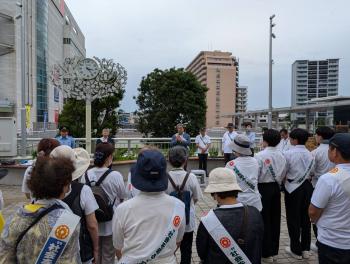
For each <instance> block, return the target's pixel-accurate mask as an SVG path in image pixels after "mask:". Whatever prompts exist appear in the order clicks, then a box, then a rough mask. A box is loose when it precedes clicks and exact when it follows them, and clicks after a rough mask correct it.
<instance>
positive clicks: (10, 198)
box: [0, 185, 318, 264]
mask: <svg viewBox="0 0 350 264" xmlns="http://www.w3.org/2000/svg"><path fill="white" fill-rule="evenodd" d="M0 190H2V192H3V196H4V199H5V209H4V211H3V213H4V215H5V217H7V216H8V215H10V214H11V213H12V212H13V209H12V208H13V205H14V204H16V203H19V202H25V201H26V199H25V198H24V195H23V194H22V193H21V190H20V187H19V186H4V185H0ZM282 199H283V198H282ZM282 202H283V201H282ZM283 204H284V203H282V205H283ZM215 206H216V205H215V203H214V200H213V199H212V198H211V196H210V195H205V196H204V198H203V199H202V200H200V201H199V202H198V203H197V206H196V218H197V222H198V221H199V219H200V217H201V216H202V215H203V214H204V213H206V212H208V211H209V210H210V209H211V208H214V207H215ZM281 220H282V221H281V222H282V223H281V238H280V254H279V255H278V259H277V262H275V263H308V264H317V263H318V261H317V256H316V254H315V253H313V254H312V256H311V257H310V259H309V260H308V261H305V260H302V261H297V260H295V259H293V258H291V257H289V255H287V254H286V253H285V251H284V248H285V247H286V246H288V245H289V237H288V230H287V224H286V213H285V209H284V206H282V219H281ZM195 236H196V234H195ZM314 240H315V239H314V237H313V241H314ZM194 241H195V239H194ZM177 259H178V260H179V259H180V258H179V252H178V253H177ZM178 263H180V261H178ZM192 263H200V260H199V257H198V255H197V251H196V247H195V242H194V243H193V254H192ZM218 264H219V263H218Z"/></svg>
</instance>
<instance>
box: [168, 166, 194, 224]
mask: <svg viewBox="0 0 350 264" xmlns="http://www.w3.org/2000/svg"><path fill="white" fill-rule="evenodd" d="M189 176H190V173H189V172H187V173H186V176H185V178H184V180H183V182H182V184H181V186H178V185H176V184H175V182H174V180H173V179H172V178H171V176H170V174H169V173H168V177H169V181H170V183H171V185H172V186H173V188H174V189H175V191H173V192H171V193H170V196H173V197H175V198H177V199H179V200H181V201H182V202H183V203H184V204H185V216H186V225H188V224H189V223H190V209H191V199H192V197H191V193H190V191H184V188H185V185H186V182H187V180H188V177H189Z"/></svg>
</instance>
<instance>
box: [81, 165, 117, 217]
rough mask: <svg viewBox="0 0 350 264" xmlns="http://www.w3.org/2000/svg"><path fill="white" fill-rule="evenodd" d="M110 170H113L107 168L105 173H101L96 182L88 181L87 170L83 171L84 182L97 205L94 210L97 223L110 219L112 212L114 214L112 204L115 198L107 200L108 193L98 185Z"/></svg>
mask: <svg viewBox="0 0 350 264" xmlns="http://www.w3.org/2000/svg"><path fill="white" fill-rule="evenodd" d="M112 171H113V170H111V169H108V170H107V171H106V172H105V173H103V175H102V176H101V178H100V179H99V180H98V181H97V182H95V181H92V182H90V180H89V177H88V176H87V172H85V181H86V184H87V185H88V186H90V187H91V190H92V193H93V194H94V197H95V200H96V202H97V204H98V207H99V208H98V209H97V210H96V211H95V216H96V219H97V222H99V223H103V222H107V221H111V220H112V218H113V214H114V209H113V206H114V202H115V199H114V201H113V202H112V203H111V202H110V201H109V198H108V195H107V194H106V192H105V191H104V190H103V188H102V187H101V186H100V185H101V183H102V182H103V181H104V179H106V177H107V176H108V174H110V173H111V172H112Z"/></svg>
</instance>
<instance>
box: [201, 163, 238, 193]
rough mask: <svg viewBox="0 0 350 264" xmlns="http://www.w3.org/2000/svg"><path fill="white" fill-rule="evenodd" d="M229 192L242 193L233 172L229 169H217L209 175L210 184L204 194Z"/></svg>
mask: <svg viewBox="0 0 350 264" xmlns="http://www.w3.org/2000/svg"><path fill="white" fill-rule="evenodd" d="M228 191H240V192H241V191H242V189H241V187H239V185H238V183H237V179H236V175H235V174H234V173H233V171H232V170H230V169H228V168H216V169H214V170H212V171H211V172H210V173H209V184H208V186H207V188H205V190H204V192H206V193H218V192H228Z"/></svg>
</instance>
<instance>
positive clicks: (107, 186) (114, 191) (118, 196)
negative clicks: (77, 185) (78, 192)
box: [82, 167, 126, 236]
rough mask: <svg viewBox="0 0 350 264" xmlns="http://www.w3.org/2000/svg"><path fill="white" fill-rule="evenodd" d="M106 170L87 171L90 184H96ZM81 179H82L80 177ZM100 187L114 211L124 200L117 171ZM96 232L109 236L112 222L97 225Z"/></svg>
mask: <svg viewBox="0 0 350 264" xmlns="http://www.w3.org/2000/svg"><path fill="white" fill-rule="evenodd" d="M107 170H108V168H105V167H102V168H97V167H94V168H92V169H90V170H88V171H87V176H88V177H89V180H90V182H92V181H95V182H97V181H98V180H99V179H100V178H101V176H102V175H103V174H104V173H105V172H106V171H107ZM83 179H84V177H82V180H83ZM84 180H85V179H84ZM101 187H102V189H103V190H104V191H105V192H106V194H107V195H108V198H109V200H110V201H111V202H113V201H114V209H116V208H117V207H118V205H119V204H120V203H121V201H122V200H124V199H125V198H126V193H125V185H124V180H123V176H122V175H121V174H120V173H119V172H117V171H112V172H111V173H110V174H109V175H108V176H107V177H106V178H105V179H104V181H103V182H102V183H101ZM98 232H99V235H100V236H110V235H111V234H112V221H108V222H103V223H99V224H98Z"/></svg>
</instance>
